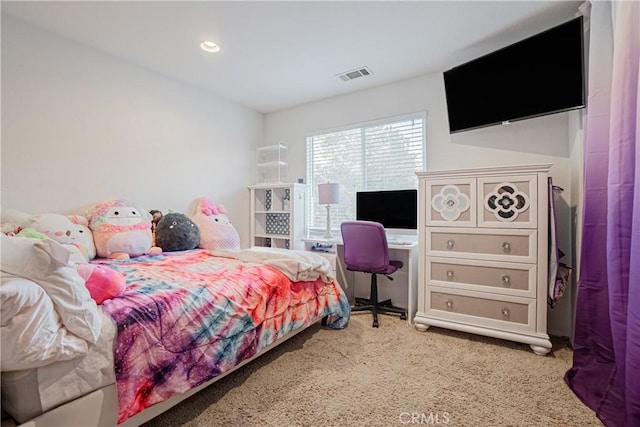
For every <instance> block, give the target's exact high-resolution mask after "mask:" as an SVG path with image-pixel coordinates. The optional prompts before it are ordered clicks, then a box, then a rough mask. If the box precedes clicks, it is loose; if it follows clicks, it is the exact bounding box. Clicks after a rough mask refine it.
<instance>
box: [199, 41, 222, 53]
mask: <svg viewBox="0 0 640 427" xmlns="http://www.w3.org/2000/svg"><path fill="white" fill-rule="evenodd" d="M200 48H201V49H202V50H204V51H205V52H209V53H215V52H218V51H219V50H220V46H218V45H217V44H215V43H214V42H210V41H206V40H205V41H203V42H202V43H200Z"/></svg>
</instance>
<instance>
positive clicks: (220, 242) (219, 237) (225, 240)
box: [191, 197, 240, 251]
mask: <svg viewBox="0 0 640 427" xmlns="http://www.w3.org/2000/svg"><path fill="white" fill-rule="evenodd" d="M191 220H192V221H193V223H194V224H196V225H197V226H198V228H199V229H200V245H199V247H200V248H203V249H211V250H217V251H239V250H240V235H238V231H237V230H236V229H235V227H234V226H233V225H232V224H231V221H229V217H228V216H227V211H226V209H225V208H224V206H223V205H214V204H213V203H212V202H211V200H209V199H207V198H206V197H201V198H199V199H198V203H197V206H196V211H195V212H194V214H193V215H192V217H191Z"/></svg>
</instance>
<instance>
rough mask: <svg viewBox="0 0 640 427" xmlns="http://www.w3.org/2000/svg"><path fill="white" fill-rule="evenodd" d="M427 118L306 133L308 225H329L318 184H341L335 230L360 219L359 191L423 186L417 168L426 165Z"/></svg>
mask: <svg viewBox="0 0 640 427" xmlns="http://www.w3.org/2000/svg"><path fill="white" fill-rule="evenodd" d="M424 147H425V144H424V118H423V116H412V117H409V118H396V119H388V120H386V121H385V122H382V123H381V122H378V123H375V124H371V125H367V126H363V127H358V128H352V129H343V130H338V131H334V132H329V133H324V134H320V135H313V136H309V137H308V138H307V183H308V185H309V189H310V190H311V194H312V197H309V198H308V201H307V203H308V204H309V205H308V209H307V212H310V215H308V216H307V229H308V230H310V231H321V230H324V229H325V228H326V209H325V206H324V205H319V204H318V184H322V183H325V182H337V183H339V184H340V203H339V204H337V205H332V206H331V223H332V228H333V229H334V230H336V229H338V227H339V224H340V223H341V222H343V221H347V220H354V219H355V218H356V192H358V191H377V190H401V189H410V188H418V179H417V176H416V175H415V172H418V171H422V170H424V169H425V149H424Z"/></svg>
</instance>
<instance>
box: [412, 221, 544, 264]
mask: <svg viewBox="0 0 640 427" xmlns="http://www.w3.org/2000/svg"><path fill="white" fill-rule="evenodd" d="M536 239H537V233H536V231H535V230H526V229H523V230H519V229H513V230H492V233H491V234H487V231H486V230H481V229H475V228H464V229H463V228H459V229H453V228H446V229H445V228H436V227H428V228H427V232H426V242H425V243H426V254H427V256H445V257H451V256H454V257H458V258H471V259H486V260H495V261H516V262H526V263H535V262H536V256H537V253H536V249H537V244H536Z"/></svg>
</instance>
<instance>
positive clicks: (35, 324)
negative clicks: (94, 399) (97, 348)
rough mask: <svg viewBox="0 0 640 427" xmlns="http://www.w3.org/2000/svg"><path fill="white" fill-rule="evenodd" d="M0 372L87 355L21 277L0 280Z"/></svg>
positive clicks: (43, 296) (50, 306) (84, 346)
mask: <svg viewBox="0 0 640 427" xmlns="http://www.w3.org/2000/svg"><path fill="white" fill-rule="evenodd" d="M0 301H1V309H0V316H1V318H2V326H1V327H0V339H1V340H2V346H1V347H0V349H1V350H2V355H1V357H0V369H1V370H2V371H15V370H20V369H30V368H36V367H39V366H44V365H48V364H49V363H52V362H57V361H61V360H69V359H73V358H76V357H78V356H83V355H85V354H87V342H86V341H85V340H83V339H81V338H78V337H76V336H75V335H73V334H70V333H68V332H67V329H65V328H64V327H63V326H62V325H61V324H60V317H59V316H58V314H57V313H56V312H55V310H54V308H53V303H52V302H51V299H50V298H49V297H48V296H47V294H46V293H45V292H44V290H43V289H42V288H41V287H39V286H38V285H37V284H36V283H34V282H32V281H30V280H27V279H25V278H22V277H5V276H3V277H2V278H0Z"/></svg>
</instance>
